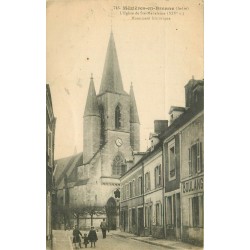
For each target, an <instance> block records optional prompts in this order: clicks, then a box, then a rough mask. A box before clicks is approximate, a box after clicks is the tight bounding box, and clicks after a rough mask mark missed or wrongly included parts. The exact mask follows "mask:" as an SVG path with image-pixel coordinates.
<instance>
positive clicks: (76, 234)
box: [73, 226, 82, 248]
mask: <svg viewBox="0 0 250 250" xmlns="http://www.w3.org/2000/svg"><path fill="white" fill-rule="evenodd" d="M80 235H81V236H82V233H81V232H80V230H79V229H78V227H77V226H75V229H74V230H73V243H74V244H75V248H77V243H78V244H79V247H80V248H82V246H81V238H80Z"/></svg>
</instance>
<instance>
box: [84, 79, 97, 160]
mask: <svg viewBox="0 0 250 250" xmlns="http://www.w3.org/2000/svg"><path fill="white" fill-rule="evenodd" d="M100 127H101V117H100V112H99V108H98V102H97V97H96V91H95V85H94V80H93V76H92V74H91V78H90V84H89V91H88V96H87V101H86V105H85V110H84V115H83V133H84V137H83V147H84V149H83V163H84V162H87V161H89V160H90V159H91V158H92V157H93V156H94V154H95V153H96V152H97V151H98V149H99V148H100V131H101V130H100Z"/></svg>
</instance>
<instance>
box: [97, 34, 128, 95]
mask: <svg viewBox="0 0 250 250" xmlns="http://www.w3.org/2000/svg"><path fill="white" fill-rule="evenodd" d="M105 92H113V93H122V94H124V93H126V92H125V91H124V90H123V84H122V77H121V72H120V68H119V62H118V57H117V53H116V47H115V41H114V36H113V32H112V30H111V33H110V37H109V44H108V49H107V53H106V59H105V64H104V69H103V74H102V81H101V87H100V93H99V94H102V93H105Z"/></svg>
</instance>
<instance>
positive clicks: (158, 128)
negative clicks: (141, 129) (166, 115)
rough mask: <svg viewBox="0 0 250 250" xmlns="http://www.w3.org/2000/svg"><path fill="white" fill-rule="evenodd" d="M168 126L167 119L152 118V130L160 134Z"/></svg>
mask: <svg viewBox="0 0 250 250" xmlns="http://www.w3.org/2000/svg"><path fill="white" fill-rule="evenodd" d="M167 128H168V120H154V132H155V133H156V134H162V133H164V132H165V131H166V129H167Z"/></svg>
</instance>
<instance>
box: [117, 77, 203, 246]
mask: <svg viewBox="0 0 250 250" xmlns="http://www.w3.org/2000/svg"><path fill="white" fill-rule="evenodd" d="M203 102H204V80H194V79H191V80H190V81H189V82H188V84H187V85H186V86H185V107H176V106H172V107H171V108H170V111H169V116H170V119H169V123H170V125H169V126H168V121H166V120H156V121H155V122H154V123H155V129H154V133H151V134H150V137H149V139H150V142H151V146H150V148H149V149H148V150H147V151H146V152H145V153H144V155H143V156H142V157H140V158H139V160H138V161H133V162H132V167H130V168H129V169H128V171H127V172H126V173H124V174H123V175H122V176H121V178H120V180H121V201H120V210H121V217H120V218H121V219H120V227H121V230H122V231H126V232H130V233H133V234H138V235H144V236H148V235H152V236H153V237H156V238H166V239H172V240H183V241H188V242H191V243H194V244H199V245H202V244H203V214H204V209H203V193H204V190H203V183H204V171H203V169H204V167H203V153H204V150H203V148H204V147H203V144H204V139H203V137H204V131H203V130H204V122H203V119H204V111H203V109H204V104H203ZM142 154H143V153H140V155H142ZM141 177H142V179H141ZM141 185H142V186H141ZM142 216H143V217H144V222H143V223H142V221H141V217H142Z"/></svg>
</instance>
